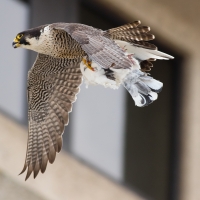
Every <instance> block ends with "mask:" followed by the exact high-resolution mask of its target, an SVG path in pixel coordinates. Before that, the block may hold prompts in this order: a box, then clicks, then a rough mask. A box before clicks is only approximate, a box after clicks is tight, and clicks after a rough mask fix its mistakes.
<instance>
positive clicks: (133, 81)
mask: <svg viewBox="0 0 200 200" xmlns="http://www.w3.org/2000/svg"><path fill="white" fill-rule="evenodd" d="M123 85H124V87H125V88H126V89H127V90H128V92H129V93H130V95H131V96H132V98H133V100H134V101H135V105H136V106H138V107H144V106H148V105H149V104H151V103H152V102H153V101H155V100H156V99H157V98H158V94H157V93H159V92H160V91H161V90H162V87H163V83H161V82H160V81H158V80H155V79H154V78H152V77H150V76H148V75H147V74H146V73H143V72H141V71H140V70H133V71H131V72H130V73H129V74H128V75H127V76H126V77H125V79H124V82H123Z"/></svg>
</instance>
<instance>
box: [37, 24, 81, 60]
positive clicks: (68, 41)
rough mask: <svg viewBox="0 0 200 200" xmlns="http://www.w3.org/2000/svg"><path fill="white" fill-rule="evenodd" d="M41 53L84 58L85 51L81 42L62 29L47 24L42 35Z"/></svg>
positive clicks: (58, 56)
mask: <svg viewBox="0 0 200 200" xmlns="http://www.w3.org/2000/svg"><path fill="white" fill-rule="evenodd" d="M40 41H41V45H40V48H39V50H38V52H39V53H42V54H47V55H50V56H53V57H56V58H68V59H74V58H76V59H77V58H82V57H83V56H84V55H85V52H84V51H83V50H82V48H81V46H80V44H79V43H78V42H77V41H76V40H74V39H73V38H72V37H71V36H70V35H69V34H67V33H66V32H65V31H62V30H55V29H53V28H52V27H51V25H48V26H46V27H45V28H44V29H43V32H42V33H41V36H40Z"/></svg>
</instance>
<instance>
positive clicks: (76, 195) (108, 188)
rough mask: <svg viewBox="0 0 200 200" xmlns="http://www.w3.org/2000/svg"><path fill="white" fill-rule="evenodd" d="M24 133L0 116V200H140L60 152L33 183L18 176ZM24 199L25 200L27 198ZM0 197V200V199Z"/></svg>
mask: <svg viewBox="0 0 200 200" xmlns="http://www.w3.org/2000/svg"><path fill="white" fill-rule="evenodd" d="M26 140H27V130H26V129H25V128H23V127H21V126H19V125H18V124H15V123H14V122H13V121H11V120H9V119H7V118H5V117H4V116H2V115H0V199H1V200H18V199H20V200H27V199H30V200H31V199H37V200H44V199H48V200H80V199H81V200H116V199H123V200H142V199H143V198H141V197H139V196H138V195H137V194H134V193H133V192H130V191H128V190H127V189H125V188H123V187H122V186H120V185H117V184H115V183H114V182H112V181H111V180H108V179H107V178H105V177H103V176H101V175H100V174H98V173H97V172H95V171H93V170H92V169H90V168H88V167H87V166H85V165H83V164H82V163H80V162H79V161H77V160H75V159H74V158H72V157H70V156H69V155H68V154H67V153H64V152H63V151H62V152H61V153H60V154H58V155H57V158H56V161H55V163H54V164H53V165H50V164H48V167H47V171H46V172H45V173H44V174H39V175H38V177H37V178H36V179H33V178H32V177H30V178H29V179H28V180H27V181H26V182H25V181H24V178H25V175H24V174H23V175H20V176H18V174H19V172H20V171H21V169H22V166H23V164H24V159H25V151H26ZM27 196H28V198H27ZM1 197H2V198H1Z"/></svg>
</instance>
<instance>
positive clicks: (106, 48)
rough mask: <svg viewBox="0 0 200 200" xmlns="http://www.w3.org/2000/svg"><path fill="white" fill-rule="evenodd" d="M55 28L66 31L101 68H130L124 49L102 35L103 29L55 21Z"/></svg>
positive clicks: (53, 25) (53, 26)
mask: <svg viewBox="0 0 200 200" xmlns="http://www.w3.org/2000/svg"><path fill="white" fill-rule="evenodd" d="M51 26H52V28H54V29H57V30H64V31H66V32H67V33H68V34H69V35H70V36H71V37H72V38H73V39H75V40H76V41H77V42H78V43H79V44H80V45H81V47H82V49H83V50H84V51H85V53H86V54H87V56H88V57H89V59H90V60H92V61H93V62H95V63H97V64H98V65H99V66H101V67H102V68H106V69H107V68H110V67H113V68H115V69H120V68H124V69H126V68H130V67H131V64H130V61H129V60H128V58H127V57H126V56H125V53H124V51H123V50H122V49H121V48H120V47H119V46H118V45H117V44H116V43H115V42H114V41H113V40H111V39H109V38H108V37H105V36H104V31H102V30H99V29H95V28H93V27H91V26H87V25H83V24H73V23H72V24H67V23H55V24H52V25H51Z"/></svg>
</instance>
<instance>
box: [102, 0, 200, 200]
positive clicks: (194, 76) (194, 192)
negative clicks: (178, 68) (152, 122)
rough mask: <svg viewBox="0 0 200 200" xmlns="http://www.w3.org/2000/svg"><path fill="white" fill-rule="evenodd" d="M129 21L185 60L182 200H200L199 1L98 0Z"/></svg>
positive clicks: (182, 127) (181, 174)
mask: <svg viewBox="0 0 200 200" xmlns="http://www.w3.org/2000/svg"><path fill="white" fill-rule="evenodd" d="M99 2H100V3H102V4H104V5H105V6H106V7H109V8H110V9H112V10H115V12H116V14H118V15H120V16H122V17H123V18H124V19H126V20H127V21H130V22H131V21H134V20H137V19H140V20H141V21H145V24H146V25H149V26H150V27H151V28H152V30H153V33H155V34H156V38H157V39H158V40H159V41H162V43H163V44H164V45H166V46H168V47H170V48H172V49H173V50H174V51H177V52H179V53H180V54H182V55H183V56H184V57H185V61H186V62H185V63H184V66H183V82H182V88H181V89H182V94H183V96H182V102H180V104H182V110H181V144H182V145H181V169H180V170H181V173H180V199H181V200H188V199H191V200H193V199H199V197H200V189H199V188H200V167H199V166H200V89H199V88H200V53H199V47H200V40H199V35H200V26H199V25H200V12H199V8H200V1H199V0H191V1H182V0H169V1H166V0H162V1H160V0H123V1H121V0H99Z"/></svg>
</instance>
